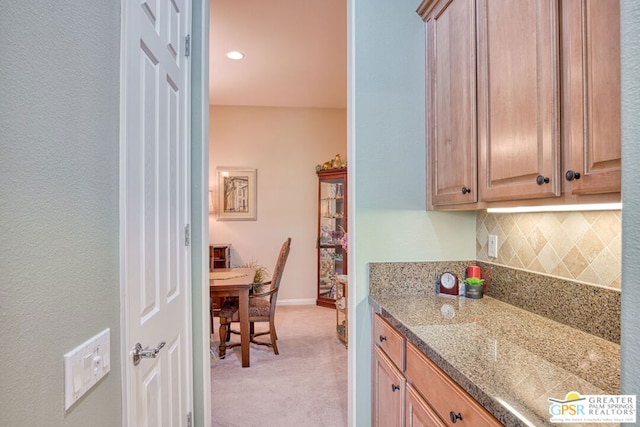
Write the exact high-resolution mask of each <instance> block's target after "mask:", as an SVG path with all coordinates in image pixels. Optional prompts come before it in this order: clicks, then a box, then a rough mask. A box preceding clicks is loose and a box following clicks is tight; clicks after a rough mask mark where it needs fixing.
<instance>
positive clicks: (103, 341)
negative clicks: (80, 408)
mask: <svg viewBox="0 0 640 427" xmlns="http://www.w3.org/2000/svg"><path fill="white" fill-rule="evenodd" d="M110 339H111V335H110V329H109V328H107V329H105V330H104V331H102V332H100V333H99V334H98V335H96V336H94V337H93V338H90V339H88V340H87V341H85V342H84V343H82V344H80V345H79V346H78V347H76V348H74V349H73V350H71V351H70V352H68V353H67V354H65V355H64V409H65V411H66V410H68V409H69V408H70V407H71V405H73V404H74V403H75V402H76V401H77V400H78V399H79V398H80V397H82V395H83V394H85V393H86V392H87V391H88V390H89V389H90V388H91V387H93V386H94V385H95V384H96V383H97V382H98V381H99V380H100V379H101V378H102V377H104V376H105V375H106V374H107V372H109V370H110V369H111V366H110V365H111V358H110V357H109V352H110V351H111V345H110Z"/></svg>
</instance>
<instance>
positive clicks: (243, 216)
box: [216, 167, 258, 221]
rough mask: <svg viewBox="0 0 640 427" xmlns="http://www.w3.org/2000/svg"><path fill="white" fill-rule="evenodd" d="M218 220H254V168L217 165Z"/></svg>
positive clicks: (255, 208)
mask: <svg viewBox="0 0 640 427" xmlns="http://www.w3.org/2000/svg"><path fill="white" fill-rule="evenodd" d="M216 170H217V172H218V217H217V219H218V220H221V221H224V220H240V221H256V220H257V219H258V210H257V201H258V194H257V190H258V188H257V185H256V172H257V171H256V169H250V168H240V167H218V168H216Z"/></svg>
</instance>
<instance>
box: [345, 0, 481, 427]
mask: <svg viewBox="0 0 640 427" xmlns="http://www.w3.org/2000/svg"><path fill="white" fill-rule="evenodd" d="M418 4H419V2H418V1H416V0H398V1H392V2H391V1H387V0H351V1H350V7H351V8H352V9H351V20H350V22H349V24H350V30H349V35H348V36H349V39H350V40H351V43H353V44H352V48H351V53H350V55H351V56H350V60H351V61H352V62H351V64H350V65H351V75H350V79H351V83H352V86H351V92H350V93H349V99H350V101H349V108H350V112H352V113H353V114H352V116H351V118H350V120H351V122H350V132H351V133H350V135H349V138H350V150H351V151H350V153H351V155H352V156H353V153H355V168H354V169H353V171H355V174H354V176H353V179H355V198H356V200H355V207H354V209H352V210H351V213H352V215H355V216H354V218H355V224H354V225H355V227H354V228H355V230H354V228H351V229H350V230H351V231H352V232H355V249H354V251H355V262H354V264H355V268H353V269H351V270H350V275H351V277H350V280H351V281H352V283H354V282H355V294H356V295H355V297H356V298H355V301H354V303H355V313H353V314H352V317H351V322H352V323H351V324H352V325H353V324H354V323H353V322H354V321H355V334H352V336H350V339H351V341H350V345H349V349H350V350H352V349H354V353H355V354H352V355H351V357H352V360H351V362H350V368H351V372H350V375H351V380H352V382H354V381H355V382H354V387H353V390H351V396H350V399H354V403H355V411H354V413H352V414H351V421H352V422H353V425H354V426H355V425H358V426H364V425H371V330H370V329H371V310H370V307H369V304H368V300H367V296H368V293H369V287H368V264H369V263H370V262H373V261H436V260H465V259H475V214H474V213H473V212H466V213H440V212H429V213H427V212H426V170H425V169H426V168H425V165H426V160H425V156H426V151H425V79H424V73H425V71H424V60H425V52H424V27H423V25H424V24H423V22H422V20H421V19H420V17H419V16H418V15H417V14H416V12H415V10H416V8H417V6H418ZM352 195H353V193H352ZM352 255H353V254H352ZM352 259H353V258H350V261H351V260H352ZM350 268H351V265H350ZM353 307H354V306H353V305H352V308H353ZM350 330H353V329H351V328H350ZM356 421H357V423H356Z"/></svg>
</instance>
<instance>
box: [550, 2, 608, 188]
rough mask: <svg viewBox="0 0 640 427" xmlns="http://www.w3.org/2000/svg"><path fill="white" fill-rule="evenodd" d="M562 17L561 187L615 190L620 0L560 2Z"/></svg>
mask: <svg viewBox="0 0 640 427" xmlns="http://www.w3.org/2000/svg"><path fill="white" fill-rule="evenodd" d="M562 15H563V16H562V26H563V47H562V49H563V83H564V85H563V88H564V92H563V94H564V97H563V112H564V116H563V125H564V127H563V129H564V131H563V137H564V143H565V144H567V148H568V150H567V151H568V158H567V160H566V161H565V168H564V171H563V174H564V175H565V177H566V178H565V179H571V178H573V179H571V183H570V185H568V186H567V187H568V189H569V190H570V191H571V193H572V194H596V193H608V192H619V191H620V167H621V147H620V138H621V136H620V130H621V128H620V0H568V1H564V2H563V4H562ZM567 172H569V174H568V175H567ZM571 172H573V173H571ZM576 172H577V173H579V174H580V175H579V179H575V176H576V174H575V173H576Z"/></svg>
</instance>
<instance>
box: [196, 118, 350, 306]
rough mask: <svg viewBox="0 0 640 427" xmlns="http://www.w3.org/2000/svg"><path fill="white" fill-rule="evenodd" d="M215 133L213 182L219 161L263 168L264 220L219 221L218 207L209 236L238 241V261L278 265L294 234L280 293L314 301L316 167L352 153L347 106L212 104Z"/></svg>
mask: <svg viewBox="0 0 640 427" xmlns="http://www.w3.org/2000/svg"><path fill="white" fill-rule="evenodd" d="M209 135H210V137H209V138H210V146H209V149H210V156H209V159H210V163H209V183H210V186H211V188H215V186H216V182H217V178H216V167H218V166H238V167H248V168H256V169H257V187H258V208H257V209H258V210H257V212H258V220H257V221H218V220H216V215H215V214H212V215H210V223H209V225H210V227H209V229H210V234H209V238H210V241H211V242H215V243H231V245H232V246H231V248H232V250H231V263H232V265H233V264H236V265H237V264H242V263H245V262H250V261H252V260H253V261H257V262H258V263H259V264H261V265H264V266H266V267H267V268H268V269H269V271H272V270H273V266H274V265H275V260H276V257H277V255H278V251H279V250H280V246H281V245H282V243H283V242H284V240H285V239H286V238H287V237H291V239H292V242H291V252H290V254H289V259H288V260H287V265H286V267H285V271H284V275H283V278H282V283H281V288H280V289H281V290H280V293H279V295H278V301H279V302H286V301H287V300H289V302H315V299H316V283H317V279H316V270H317V255H316V248H315V245H316V233H317V227H318V222H317V221H318V219H317V215H318V213H317V212H318V211H317V210H318V201H317V199H318V178H317V175H316V171H315V167H316V165H317V164H321V163H323V162H325V161H327V160H329V159H331V158H333V157H334V156H335V155H336V154H337V153H340V155H341V157H342V158H343V160H344V159H346V110H344V109H309V108H307V109H304V108H275V107H231V106H211V109H210V133H209ZM347 160H348V159H347Z"/></svg>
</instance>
